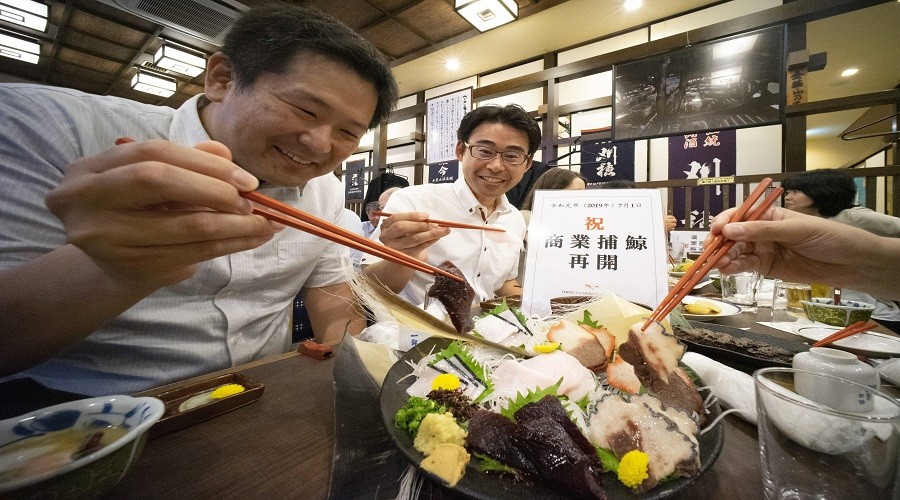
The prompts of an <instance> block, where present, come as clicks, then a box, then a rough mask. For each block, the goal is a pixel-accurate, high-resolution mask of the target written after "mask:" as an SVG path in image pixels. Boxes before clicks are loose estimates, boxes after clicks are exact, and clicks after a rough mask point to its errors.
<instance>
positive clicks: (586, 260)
mask: <svg viewBox="0 0 900 500" xmlns="http://www.w3.org/2000/svg"><path fill="white" fill-rule="evenodd" d="M663 213H664V212H663V209H662V201H661V197H660V193H659V190H656V189H610V190H589V191H568V190H559V191H536V192H535V196H534V205H533V207H532V212H531V221H530V223H529V225H528V246H527V247H526V248H527V253H526V258H525V281H524V287H523V289H522V309H523V312H524V313H525V315H526V316H528V315H531V314H539V315H545V314H548V313H549V312H550V299H552V298H554V297H562V296H567V295H597V294H602V293H604V291H611V292H613V293H615V294H617V295H619V296H620V297H622V298H624V299H626V300H630V301H632V302H636V303H639V304H644V305H647V306H649V307H650V308H651V309H652V308H654V307H656V305H657V304H659V302H661V301H662V299H663V297H665V295H666V292H667V291H668V282H667V279H668V278H667V274H666V238H665V230H664V228H663Z"/></svg>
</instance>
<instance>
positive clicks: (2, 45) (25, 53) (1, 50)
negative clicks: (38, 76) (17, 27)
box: [0, 31, 41, 64]
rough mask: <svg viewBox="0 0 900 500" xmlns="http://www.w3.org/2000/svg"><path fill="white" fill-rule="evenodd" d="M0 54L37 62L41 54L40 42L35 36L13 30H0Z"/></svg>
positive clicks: (32, 62) (33, 62)
mask: <svg viewBox="0 0 900 500" xmlns="http://www.w3.org/2000/svg"><path fill="white" fill-rule="evenodd" d="M0 56H3V57H8V58H10V59H17V60H19V61H22V62H27V63H31V64H37V63H38V59H40V56H41V44H40V42H38V40H37V39H35V38H31V37H27V36H23V35H20V34H18V33H16V32H13V31H0Z"/></svg>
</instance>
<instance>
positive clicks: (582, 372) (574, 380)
mask: <svg viewBox="0 0 900 500" xmlns="http://www.w3.org/2000/svg"><path fill="white" fill-rule="evenodd" d="M522 365H524V366H526V367H528V368H531V369H532V370H534V371H536V372H539V373H542V374H544V375H546V376H548V378H552V379H555V380H554V381H553V383H554V384H555V383H556V382H557V381H558V380H559V379H560V377H562V379H563V381H562V384H560V387H559V394H565V395H566V396H568V397H569V399H571V400H572V401H578V400H580V399H581V398H583V397H585V396H587V394H588V393H589V392H591V390H592V389H593V388H594V387H595V386H596V381H595V380H594V375H593V373H592V372H591V371H590V370H588V369H587V368H585V367H584V366H583V365H582V364H581V363H580V362H579V361H578V360H577V359H575V358H574V357H573V356H572V355H570V354H567V353H565V352H563V351H553V352H551V353H548V354H542V355H540V356H535V357H533V358H530V359H526V360H524V361H522Z"/></svg>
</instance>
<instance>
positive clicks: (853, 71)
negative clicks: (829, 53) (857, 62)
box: [841, 68, 859, 76]
mask: <svg viewBox="0 0 900 500" xmlns="http://www.w3.org/2000/svg"><path fill="white" fill-rule="evenodd" d="M858 72H859V68H847V69H845V70H844V71H842V72H841V76H853V75H855V74H857V73H858Z"/></svg>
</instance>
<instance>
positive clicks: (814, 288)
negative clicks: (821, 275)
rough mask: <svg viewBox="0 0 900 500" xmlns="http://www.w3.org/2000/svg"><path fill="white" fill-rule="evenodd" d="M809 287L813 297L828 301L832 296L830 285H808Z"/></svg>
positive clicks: (832, 290)
mask: <svg viewBox="0 0 900 500" xmlns="http://www.w3.org/2000/svg"><path fill="white" fill-rule="evenodd" d="M809 287H810V291H811V292H812V296H813V297H824V298H828V299H830V298H832V296H834V288H831V285H826V284H825V283H810V284H809Z"/></svg>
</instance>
